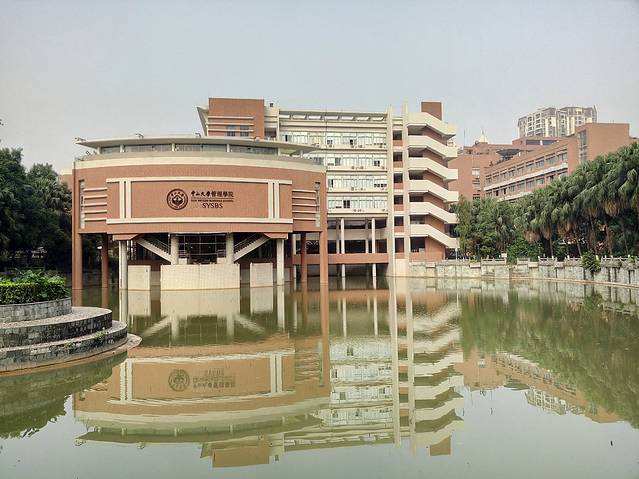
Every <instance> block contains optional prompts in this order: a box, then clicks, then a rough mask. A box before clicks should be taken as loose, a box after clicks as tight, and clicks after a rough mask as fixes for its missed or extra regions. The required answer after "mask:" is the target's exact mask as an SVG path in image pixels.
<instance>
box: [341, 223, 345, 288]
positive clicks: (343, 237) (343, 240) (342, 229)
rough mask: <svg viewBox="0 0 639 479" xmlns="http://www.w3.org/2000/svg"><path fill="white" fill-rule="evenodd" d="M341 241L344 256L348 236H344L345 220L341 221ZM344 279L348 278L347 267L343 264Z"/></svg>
mask: <svg viewBox="0 0 639 479" xmlns="http://www.w3.org/2000/svg"><path fill="white" fill-rule="evenodd" d="M340 230H341V241H342V254H345V253H346V236H345V234H344V218H341V219H340ZM341 269H342V278H344V277H345V276H346V265H345V264H344V263H342V268H341Z"/></svg>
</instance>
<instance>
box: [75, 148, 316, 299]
mask: <svg viewBox="0 0 639 479" xmlns="http://www.w3.org/2000/svg"><path fill="white" fill-rule="evenodd" d="M78 144H79V145H82V146H85V147H88V148H91V149H92V150H93V152H92V153H88V154H87V155H86V156H84V157H82V158H79V159H77V160H76V161H75V162H74V165H73V169H72V172H71V175H70V178H69V182H70V183H71V185H72V191H73V288H74V289H79V288H81V287H82V274H81V272H82V237H83V236H84V235H89V234H99V235H101V236H102V242H103V245H104V246H106V247H103V248H102V259H103V261H102V263H103V271H102V272H103V284H104V281H105V280H106V279H107V278H108V270H107V268H108V257H107V256H106V255H107V251H108V244H109V238H112V240H113V241H116V242H117V244H118V249H119V258H120V287H121V288H124V289H126V288H131V289H148V288H147V286H149V285H150V283H151V282H152V281H153V278H154V275H153V272H154V271H156V270H158V269H160V268H161V269H162V274H161V280H159V281H161V283H162V285H163V287H166V288H167V289H208V288H214V287H227V288H228V287H239V283H240V277H241V272H240V265H241V264H243V261H244V260H245V259H246V258H247V257H248V256H249V255H251V253H255V252H256V251H257V250H258V249H260V254H259V255H258V257H257V258H255V261H254V262H251V263H248V264H245V266H248V268H247V269H248V270H250V280H251V282H252V283H253V282H257V283H259V282H260V281H261V282H262V283H265V284H268V283H269V275H270V284H273V271H275V272H276V274H275V282H276V283H277V284H283V283H284V269H285V242H286V241H289V244H290V237H291V235H292V234H293V233H295V234H298V235H299V236H300V238H301V241H300V243H301V244H300V248H301V247H302V246H304V247H305V243H306V234H307V233H314V234H315V235H319V236H317V237H318V239H319V241H318V242H317V243H316V244H314V246H315V248H316V249H317V251H316V253H317V255H319V257H321V261H320V277H321V282H323V283H326V282H327V279H328V268H327V247H326V245H327V235H326V173H325V168H324V166H321V165H317V164H315V163H313V162H312V161H311V160H309V159H306V158H303V157H302V156H301V154H302V153H303V152H305V151H310V150H311V148H310V147H306V146H300V145H291V144H285V143H279V142H276V141H268V140H259V139H248V138H233V137H230V136H229V137H218V138H212V137H207V138H201V137H199V136H198V135H195V136H189V137H154V138H145V137H138V138H123V139H108V140H95V141H86V140H79V141H78ZM289 251H290V249H289ZM253 256H255V254H253ZM302 256H305V255H302ZM289 262H290V260H289ZM253 263H254V264H253ZM269 263H270V264H269ZM273 266H274V268H273ZM301 272H302V280H303V281H304V280H305V279H306V268H305V266H304V265H302V268H301Z"/></svg>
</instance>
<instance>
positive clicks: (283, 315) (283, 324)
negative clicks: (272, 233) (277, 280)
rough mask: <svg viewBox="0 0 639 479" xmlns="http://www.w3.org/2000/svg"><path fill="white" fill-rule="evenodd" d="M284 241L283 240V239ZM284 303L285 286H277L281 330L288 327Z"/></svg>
mask: <svg viewBox="0 0 639 479" xmlns="http://www.w3.org/2000/svg"><path fill="white" fill-rule="evenodd" d="M282 241H283V240H282ZM285 311H286V309H285V304H284V288H283V287H281V286H280V287H279V288H277V328H278V329H279V330H281V331H284V330H285V329H286V313H285Z"/></svg>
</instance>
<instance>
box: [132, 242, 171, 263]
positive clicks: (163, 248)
mask: <svg viewBox="0 0 639 479" xmlns="http://www.w3.org/2000/svg"><path fill="white" fill-rule="evenodd" d="M134 241H135V242H136V243H137V244H139V245H140V246H142V247H143V248H144V249H147V250H149V251H150V252H151V253H153V254H156V255H157V256H159V257H160V258H162V259H165V260H167V261H168V262H171V247H170V246H169V245H168V244H166V243H165V242H163V241H161V240H159V239H157V238H155V237H152V236H148V237H143V236H140V237H137V238H135V239H134Z"/></svg>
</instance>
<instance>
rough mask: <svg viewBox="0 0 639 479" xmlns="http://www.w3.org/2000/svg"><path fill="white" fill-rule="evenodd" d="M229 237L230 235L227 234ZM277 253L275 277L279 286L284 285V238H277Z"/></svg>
mask: <svg viewBox="0 0 639 479" xmlns="http://www.w3.org/2000/svg"><path fill="white" fill-rule="evenodd" d="M227 238H228V236H227ZM275 253H276V261H275V263H276V265H275V269H276V271H275V278H276V283H275V284H277V285H278V286H282V285H284V239H283V238H277V239H276V240H275Z"/></svg>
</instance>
